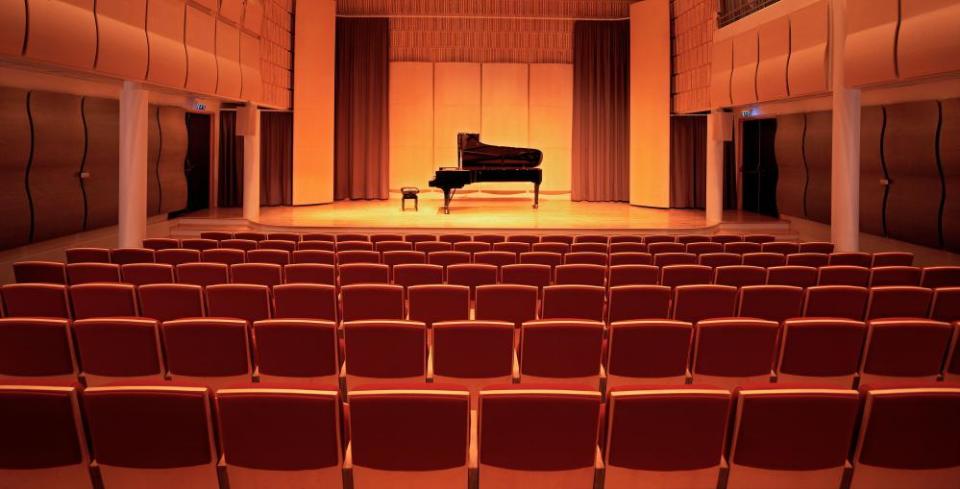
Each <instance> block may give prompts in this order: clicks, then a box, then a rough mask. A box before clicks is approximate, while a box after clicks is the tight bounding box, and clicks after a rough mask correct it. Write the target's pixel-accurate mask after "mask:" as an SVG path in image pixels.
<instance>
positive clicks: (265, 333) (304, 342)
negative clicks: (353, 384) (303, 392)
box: [253, 319, 340, 388]
mask: <svg viewBox="0 0 960 489" xmlns="http://www.w3.org/2000/svg"><path fill="white" fill-rule="evenodd" d="M339 350H340V348H339V346H338V342H337V323H336V322H334V321H320V320H316V319H268V320H265V321H257V322H256V323H253V356H254V359H256V362H257V373H258V374H259V376H260V383H261V384H278V383H279V384H285V385H297V386H301V385H309V386H310V387H312V388H323V387H325V386H330V385H334V386H335V385H337V382H338V380H337V376H338V373H339V370H340V360H339V357H340V355H339Z"/></svg>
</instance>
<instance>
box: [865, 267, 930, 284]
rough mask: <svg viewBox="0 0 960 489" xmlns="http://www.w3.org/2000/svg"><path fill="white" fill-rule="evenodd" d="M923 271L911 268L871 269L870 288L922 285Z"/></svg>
mask: <svg viewBox="0 0 960 489" xmlns="http://www.w3.org/2000/svg"><path fill="white" fill-rule="evenodd" d="M922 274H923V270H922V269H921V268H919V267H909V266H882V267H874V268H871V269H870V287H883V286H888V285H912V286H919V285H920V276H921V275H922Z"/></svg>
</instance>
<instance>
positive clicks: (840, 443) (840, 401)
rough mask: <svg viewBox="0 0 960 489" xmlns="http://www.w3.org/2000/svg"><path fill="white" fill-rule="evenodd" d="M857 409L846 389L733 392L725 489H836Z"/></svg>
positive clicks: (854, 398) (856, 398)
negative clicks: (733, 412) (734, 401)
mask: <svg viewBox="0 0 960 489" xmlns="http://www.w3.org/2000/svg"><path fill="white" fill-rule="evenodd" d="M859 404H860V402H859V396H858V394H857V391H854V390H849V389H847V390H842V389H804V388H800V389H787V388H784V389H774V388H760V389H751V388H746V389H744V390H741V391H739V392H738V393H737V415H736V421H735V424H734V429H733V440H732V444H733V446H732V447H731V449H730V472H729V475H728V478H727V488H728V489H743V488H760V487H781V488H798V489H799V488H811V489H812V488H823V489H826V488H839V487H840V485H841V483H842V481H843V478H844V471H845V469H846V466H847V465H848V462H847V457H848V455H849V451H850V441H851V439H852V438H853V433H854V428H855V427H856V425H857V417H858V414H859V412H858V409H859Z"/></svg>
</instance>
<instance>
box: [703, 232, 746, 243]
mask: <svg viewBox="0 0 960 489" xmlns="http://www.w3.org/2000/svg"><path fill="white" fill-rule="evenodd" d="M710 241H713V242H714V243H723V244H727V243H736V242H741V241H743V236H741V235H739V234H714V235H713V236H711V237H710Z"/></svg>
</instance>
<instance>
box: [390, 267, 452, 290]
mask: <svg viewBox="0 0 960 489" xmlns="http://www.w3.org/2000/svg"><path fill="white" fill-rule="evenodd" d="M393 283H394V284H396V285H400V286H403V287H410V286H412V285H423V284H442V283H443V267H441V266H440V265H427V264H422V263H405V264H401V265H396V266H394V267H393Z"/></svg>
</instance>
